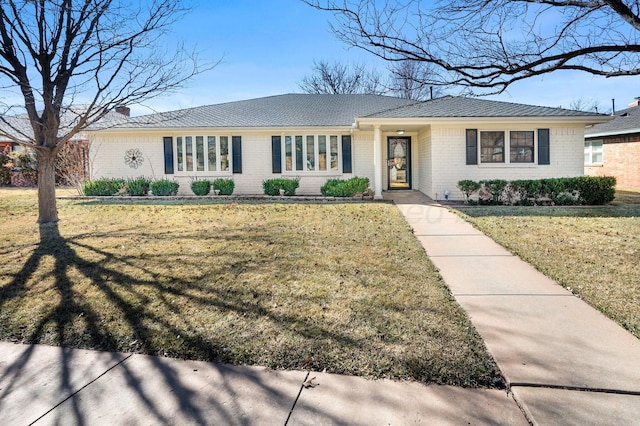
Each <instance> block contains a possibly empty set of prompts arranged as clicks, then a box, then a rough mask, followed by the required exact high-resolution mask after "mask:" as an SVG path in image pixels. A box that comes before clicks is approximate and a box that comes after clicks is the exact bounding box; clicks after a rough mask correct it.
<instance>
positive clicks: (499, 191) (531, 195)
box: [458, 176, 616, 206]
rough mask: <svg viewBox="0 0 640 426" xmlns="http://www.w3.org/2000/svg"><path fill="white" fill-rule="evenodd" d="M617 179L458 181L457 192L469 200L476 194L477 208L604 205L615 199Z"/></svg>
mask: <svg viewBox="0 0 640 426" xmlns="http://www.w3.org/2000/svg"><path fill="white" fill-rule="evenodd" d="M615 186H616V178H615V177H612V176H578V177H573V178H553V179H538V180H514V181H511V182H507V181H505V180H499V179H495V180H483V181H480V182H474V181H471V180H461V181H459V182H458V188H459V189H460V190H461V191H462V192H463V194H464V195H465V200H466V201H467V202H469V203H472V202H474V201H472V200H469V197H470V196H471V195H473V194H476V193H477V194H478V201H477V202H478V203H479V204H493V205H497V204H510V205H538V204H544V203H552V204H554V205H591V206H595V205H604V204H608V203H610V202H611V201H613V199H614V198H615Z"/></svg>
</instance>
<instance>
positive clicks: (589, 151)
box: [584, 141, 602, 164]
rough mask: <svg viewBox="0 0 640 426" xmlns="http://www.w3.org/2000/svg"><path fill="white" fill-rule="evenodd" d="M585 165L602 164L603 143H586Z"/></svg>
mask: <svg viewBox="0 0 640 426" xmlns="http://www.w3.org/2000/svg"><path fill="white" fill-rule="evenodd" d="M584 164H602V141H587V142H585V143H584Z"/></svg>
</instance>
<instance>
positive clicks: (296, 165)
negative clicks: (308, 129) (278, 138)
mask: <svg viewBox="0 0 640 426" xmlns="http://www.w3.org/2000/svg"><path fill="white" fill-rule="evenodd" d="M340 140H341V136H340V135H285V136H284V137H283V138H282V152H283V153H284V155H283V158H282V161H283V163H284V164H283V166H284V167H283V171H284V172H320V173H322V172H338V171H340V162H341V158H340Z"/></svg>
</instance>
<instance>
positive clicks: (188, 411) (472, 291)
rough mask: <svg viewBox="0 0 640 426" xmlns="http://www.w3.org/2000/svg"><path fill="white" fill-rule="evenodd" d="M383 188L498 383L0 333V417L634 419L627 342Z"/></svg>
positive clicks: (490, 247)
mask: <svg viewBox="0 0 640 426" xmlns="http://www.w3.org/2000/svg"><path fill="white" fill-rule="evenodd" d="M385 197H386V198H390V197H391V198H393V199H394V200H395V201H396V204H397V205H398V208H399V209H400V210H401V211H402V212H403V213H404V215H405V217H406V218H407V220H408V221H409V223H410V224H411V226H412V227H413V229H414V232H415V234H416V236H417V238H419V239H420V241H421V242H422V244H423V245H424V247H425V249H426V250H427V254H428V255H429V256H430V257H431V259H432V260H433V262H434V263H435V264H436V266H437V267H438V268H439V269H440V272H441V274H442V276H443V278H444V279H445V281H446V283H447V284H448V285H449V287H450V288H451V291H452V293H453V294H454V296H455V297H456V299H457V300H458V302H459V303H460V304H461V305H462V307H463V308H464V309H465V310H466V311H467V312H468V314H469V316H470V318H471V321H472V322H473V323H474V324H475V326H476V327H477V329H478V331H479V332H480V334H481V335H482V337H483V338H484V339H485V342H486V345H487V347H488V349H489V351H490V352H491V353H492V354H493V356H494V357H495V359H496V362H497V363H498V365H499V367H500V368H501V370H502V371H503V373H504V375H505V378H506V380H507V382H508V384H509V385H510V387H511V391H512V393H509V394H507V392H505V391H499V390H486V389H480V390H478V389H462V388H457V387H450V386H436V385H432V386H425V385H421V384H418V383H405V382H395V381H390V380H366V379H363V378H358V377H349V376H338V375H332V374H327V373H320V372H307V371H272V370H269V369H266V368H260V367H237V366H226V365H219V364H213V363H206V362H198V361H180V360H174V359H169V358H158V357H151V356H144V355H131V354H121V353H108V352H97V351H90V350H78V349H65V348H58V347H50V346H44V345H19V344H12V343H7V342H0V424H2V425H28V424H36V425H57V424H64V425H81V424H91V425H114V424H116V425H119V424H122V425H137V424H144V425H165V424H176V425H186V424H210V425H218V424H220V425H222V424H224V425H236V424H237V425H263V424H264V425H280V424H282V425H286V424H289V425H316V424H335V425H343V424H344V425H346V424H348V425H389V424H391V425H407V424H429V425H432V424H433V425H440V424H451V425H460V424H472V425H477V424H492V425H493V424H504V425H519V424H524V425H526V424H528V422H529V421H531V422H533V423H537V424H563V425H570V424H576V425H578V424H640V341H638V339H636V338H635V337H633V336H631V335H630V334H629V333H627V332H626V331H624V330H623V329H621V328H620V327H619V326H617V325H616V324H614V323H613V322H611V321H610V320H608V319H607V318H605V317H604V316H602V315H601V314H599V313H598V312H597V311H595V310H593V309H592V308H590V307H589V306H587V305H586V304H585V303H583V302H582V301H580V300H579V299H577V298H575V297H574V296H572V295H571V294H570V293H568V292H566V291H565V290H564V289H562V288H561V287H560V286H558V285H557V284H556V283H554V282H553V281H551V280H549V279H547V278H546V277H544V276H543V275H542V274H540V273H538V272H537V271H535V270H534V269H533V268H532V267H530V266H529V265H527V264H526V263H524V262H521V261H520V260H519V259H517V258H516V257H514V256H512V255H511V254H510V253H508V252H506V251H505V250H504V249H502V248H501V247H500V246H498V245H497V244H495V243H494V242H493V241H492V240H491V239H489V238H488V237H486V236H484V235H483V234H481V233H480V232H478V231H477V230H475V229H474V228H473V227H471V226H470V225H468V224H467V223H466V222H464V221H462V220H461V219H459V218H458V217H457V216H455V215H453V214H452V213H450V212H448V211H447V210H446V209H444V208H442V207H440V206H438V205H434V203H432V202H431V200H429V199H428V198H426V197H424V196H422V195H421V194H419V193H416V192H398V193H389V194H385ZM523 411H524V413H523Z"/></svg>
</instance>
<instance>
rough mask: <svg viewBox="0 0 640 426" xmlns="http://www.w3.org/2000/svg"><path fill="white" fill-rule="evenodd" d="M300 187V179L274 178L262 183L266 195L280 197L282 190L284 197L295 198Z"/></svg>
mask: <svg viewBox="0 0 640 426" xmlns="http://www.w3.org/2000/svg"><path fill="white" fill-rule="evenodd" d="M298 186H300V178H295V179H285V178H273V179H267V180H265V181H262V190H263V191H264V194H265V195H272V196H276V195H280V190H281V189H282V190H283V191H284V195H286V196H293V195H296V189H298Z"/></svg>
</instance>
